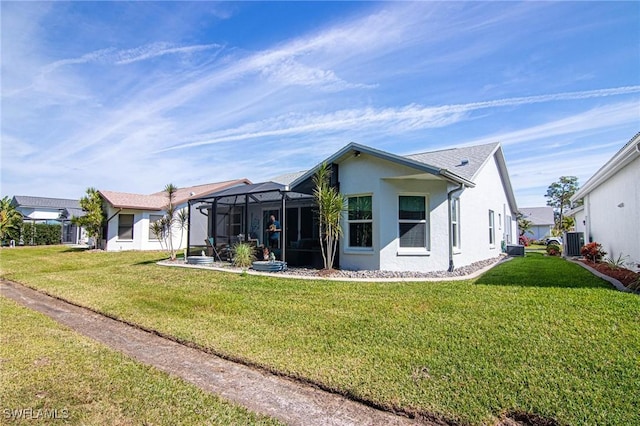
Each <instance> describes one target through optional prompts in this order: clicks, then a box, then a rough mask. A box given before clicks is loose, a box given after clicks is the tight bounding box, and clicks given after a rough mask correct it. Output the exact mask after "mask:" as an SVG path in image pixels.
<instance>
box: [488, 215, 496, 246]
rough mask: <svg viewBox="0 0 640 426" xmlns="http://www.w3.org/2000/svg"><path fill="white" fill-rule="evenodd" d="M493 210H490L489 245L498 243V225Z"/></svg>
mask: <svg viewBox="0 0 640 426" xmlns="http://www.w3.org/2000/svg"><path fill="white" fill-rule="evenodd" d="M494 216H495V215H494V213H493V210H489V245H490V246H495V245H496V226H495V217H494Z"/></svg>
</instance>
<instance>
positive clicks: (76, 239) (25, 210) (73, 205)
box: [11, 195, 87, 244]
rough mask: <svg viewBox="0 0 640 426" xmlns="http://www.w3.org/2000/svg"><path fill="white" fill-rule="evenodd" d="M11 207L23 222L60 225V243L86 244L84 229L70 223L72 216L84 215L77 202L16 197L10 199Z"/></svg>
mask: <svg viewBox="0 0 640 426" xmlns="http://www.w3.org/2000/svg"><path fill="white" fill-rule="evenodd" d="M11 205H12V206H14V207H15V208H16V210H17V211H19V212H20V213H21V214H22V218H23V221H24V222H31V223H34V224H35V223H45V224H49V225H61V227H62V229H61V235H60V240H61V242H62V243H68V244H83V243H85V242H86V239H87V235H86V232H85V231H84V229H83V228H82V227H78V226H76V225H74V224H73V223H71V218H72V217H73V216H78V217H80V216H83V215H84V212H83V211H82V208H80V202H79V201H78V200H71V199H66V198H50V197H32V196H27V195H16V196H14V197H13V198H12V199H11Z"/></svg>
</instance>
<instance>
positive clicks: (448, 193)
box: [447, 183, 465, 272]
mask: <svg viewBox="0 0 640 426" xmlns="http://www.w3.org/2000/svg"><path fill="white" fill-rule="evenodd" d="M464 188H465V186H464V183H461V184H460V186H458V187H457V188H454V189H452V190H451V191H449V192H447V207H448V217H449V232H448V234H449V269H447V271H448V272H453V269H454V266H453V233H452V232H451V225H452V223H451V220H452V218H451V198H452V197H453V194H454V193H455V192H458V191H462V190H463V189H464ZM459 232H460V224H458V233H459Z"/></svg>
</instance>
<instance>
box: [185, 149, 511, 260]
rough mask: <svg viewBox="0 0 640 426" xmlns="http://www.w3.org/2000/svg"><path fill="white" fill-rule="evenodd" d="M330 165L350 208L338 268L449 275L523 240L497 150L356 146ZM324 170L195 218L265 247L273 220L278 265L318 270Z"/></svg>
mask: <svg viewBox="0 0 640 426" xmlns="http://www.w3.org/2000/svg"><path fill="white" fill-rule="evenodd" d="M322 163H326V164H328V165H330V166H331V169H332V185H334V186H335V187H336V188H338V189H339V191H340V192H341V193H342V194H343V195H344V196H345V197H346V200H347V206H346V207H347V211H346V212H345V214H344V216H343V223H342V227H343V230H344V235H343V238H341V239H340V242H339V252H338V259H337V265H335V266H337V267H339V268H342V269H350V270H389V271H442V270H447V269H453V268H456V267H462V266H465V265H469V264H471V263H473V262H476V261H481V260H486V259H490V258H494V257H497V256H499V255H500V254H501V253H502V247H503V245H505V244H511V243H516V242H517V235H518V234H517V224H516V212H517V206H516V201H515V197H514V194H513V190H512V187H511V182H510V179H509V174H508V171H507V167H506V164H505V159H504V155H503V152H502V148H501V146H500V144H499V143H492V144H485V145H478V146H471V147H464V148H453V149H447V150H440V151H432V152H422V153H418V154H413V155H405V156H402V155H397V154H392V153H389V152H384V151H381V150H378V149H374V148H371V147H368V146H364V145H360V144H356V143H351V144H348V145H347V146H345V147H344V148H342V149H341V150H339V151H338V152H336V153H335V154H333V155H331V156H330V157H328V158H327V159H325V160H324V161H323V162H322ZM322 163H321V164H322ZM319 166H320V165H318V166H316V167H314V168H312V169H310V170H307V171H306V172H302V173H298V174H292V175H290V176H289V179H276V180H279V181H278V182H273V181H271V182H264V183H260V184H253V185H247V186H246V187H240V188H232V189H229V190H225V191H220V192H218V193H214V194H213V195H212V196H211V197H203V198H200V199H198V200H195V199H194V200H192V203H191V207H192V211H193V209H196V210H199V211H201V212H204V211H208V212H209V213H208V214H209V217H210V226H209V235H212V236H215V238H216V241H220V240H223V241H224V239H225V238H226V237H229V236H231V237H233V236H235V235H239V236H244V235H248V236H249V238H250V239H252V240H254V241H256V243H257V244H258V245H263V244H265V241H266V232H265V228H266V225H267V220H268V217H269V216H270V215H274V216H275V217H276V219H278V220H279V221H280V222H281V225H282V228H283V229H282V235H281V238H280V242H279V246H278V249H277V255H278V258H280V259H282V260H285V261H287V262H288V263H289V264H291V265H311V266H316V267H317V266H319V261H318V259H320V252H319V243H318V229H317V228H318V226H317V218H316V217H315V216H314V204H313V198H312V197H311V194H312V191H313V187H314V185H313V182H312V179H313V175H314V174H315V172H316V170H317V168H318V167H319ZM191 216H194V215H193V214H192V215H191ZM214 218H215V220H214ZM225 218H231V220H228V219H227V221H226V222H225ZM198 239H199V238H193V240H196V241H197V240H198ZM190 244H191V243H190Z"/></svg>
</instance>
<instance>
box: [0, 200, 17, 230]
mask: <svg viewBox="0 0 640 426" xmlns="http://www.w3.org/2000/svg"><path fill="white" fill-rule="evenodd" d="M21 225H22V214H21V213H20V212H19V211H18V210H16V207H15V206H14V205H12V204H11V200H10V199H9V197H4V198H3V199H2V200H0V241H5V240H16V239H18V237H19V235H20V226H21Z"/></svg>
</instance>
